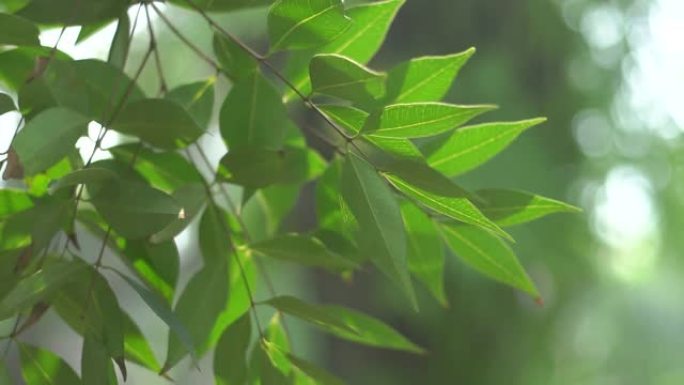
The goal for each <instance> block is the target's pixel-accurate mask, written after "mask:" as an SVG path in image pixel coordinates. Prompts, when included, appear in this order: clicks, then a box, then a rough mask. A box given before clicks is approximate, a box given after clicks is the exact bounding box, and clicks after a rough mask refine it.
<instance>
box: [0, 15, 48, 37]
mask: <svg viewBox="0 0 684 385" xmlns="http://www.w3.org/2000/svg"><path fill="white" fill-rule="evenodd" d="M38 35H40V30H38V27H36V26H35V25H34V24H33V23H31V22H30V21H28V20H26V19H24V18H23V17H19V16H16V15H8V14H6V13H0V45H40V40H39V39H38Z"/></svg>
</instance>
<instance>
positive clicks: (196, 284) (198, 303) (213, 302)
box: [162, 260, 229, 372]
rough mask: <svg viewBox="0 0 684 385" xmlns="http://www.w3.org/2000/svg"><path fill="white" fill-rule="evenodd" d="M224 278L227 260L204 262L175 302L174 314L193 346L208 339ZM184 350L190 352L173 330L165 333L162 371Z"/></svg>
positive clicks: (222, 300) (224, 295)
mask: <svg viewBox="0 0 684 385" xmlns="http://www.w3.org/2000/svg"><path fill="white" fill-rule="evenodd" d="M228 279H229V276H228V261H227V260H224V261H222V263H214V264H211V265H207V266H205V267H204V268H202V270H200V271H199V272H198V273H197V274H195V275H194V276H193V277H192V278H191V279H190V281H189V282H188V284H187V286H186V287H185V290H184V291H183V293H182V294H181V296H180V298H179V299H178V302H177V303H176V307H175V308H174V313H175V314H176V316H177V317H178V319H179V320H180V322H181V323H182V324H183V325H185V327H186V328H187V330H188V332H189V333H190V336H191V337H192V340H193V341H195V343H196V346H200V345H201V344H202V343H203V342H204V341H206V340H208V339H209V337H210V335H211V331H212V328H213V326H214V324H215V323H216V321H217V319H218V317H219V315H220V314H221V312H222V311H223V309H224V308H225V306H226V301H227V299H228V288H229V285H228V282H229V281H228ZM188 353H193V351H188V349H187V347H186V346H185V345H184V344H183V343H182V342H181V341H180V340H179V339H178V337H177V336H176V334H175V333H169V344H168V348H167V353H166V362H165V363H164V368H163V369H162V372H166V371H167V370H168V369H170V368H172V367H173V366H174V365H175V364H176V363H178V361H180V360H181V359H182V358H183V357H184V356H185V355H186V354H188Z"/></svg>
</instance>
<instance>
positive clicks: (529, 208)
mask: <svg viewBox="0 0 684 385" xmlns="http://www.w3.org/2000/svg"><path fill="white" fill-rule="evenodd" d="M477 195H478V196H479V197H480V198H482V202H483V203H482V204H481V205H480V210H482V212H483V213H484V214H485V215H486V216H487V217H488V218H489V219H491V220H492V221H494V222H495V223H496V224H498V225H499V226H513V225H518V224H521V223H526V222H530V221H533V220H535V219H539V218H542V217H544V216H547V215H549V214H554V213H563V212H565V213H577V212H580V211H582V210H580V209H579V208H577V207H575V206H571V205H569V204H567V203H563V202H560V201H557V200H554V199H550V198H545V197H543V196H541V195H535V194H530V193H526V192H523V191H517V190H502V189H485V190H479V191H478V192H477Z"/></svg>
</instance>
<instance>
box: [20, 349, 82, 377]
mask: <svg viewBox="0 0 684 385" xmlns="http://www.w3.org/2000/svg"><path fill="white" fill-rule="evenodd" d="M19 353H20V355H21V375H22V377H23V378H24V381H26V385H78V384H81V383H82V382H81V379H80V378H78V375H77V374H76V372H75V371H74V370H73V369H72V368H71V366H69V364H67V363H66V362H64V360H62V359H61V358H60V357H59V356H57V355H56V354H54V353H52V352H50V351H47V350H44V349H40V348H36V347H33V346H29V345H26V344H23V343H20V344H19ZM7 385H9V383H8V384H7Z"/></svg>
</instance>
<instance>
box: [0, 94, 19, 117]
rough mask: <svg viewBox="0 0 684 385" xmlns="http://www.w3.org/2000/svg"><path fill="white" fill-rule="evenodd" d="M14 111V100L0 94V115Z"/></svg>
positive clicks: (15, 108)
mask: <svg viewBox="0 0 684 385" xmlns="http://www.w3.org/2000/svg"><path fill="white" fill-rule="evenodd" d="M16 110H17V107H16V106H15V105H14V100H12V98H11V97H10V96H9V95H7V94H3V93H2V92H0V115H2V114H5V113H8V112H10V111H16Z"/></svg>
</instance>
